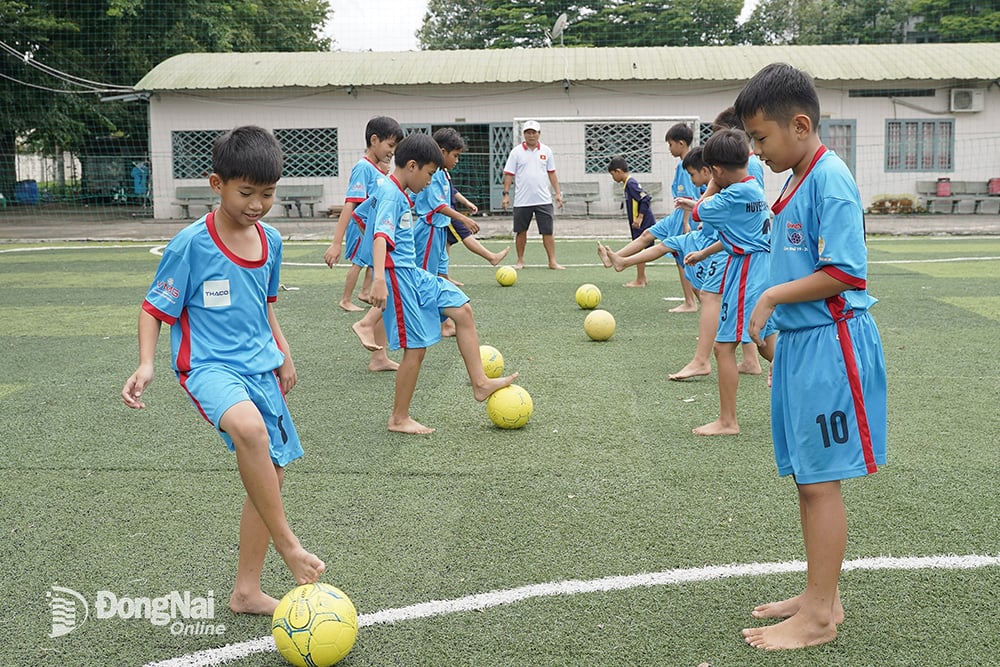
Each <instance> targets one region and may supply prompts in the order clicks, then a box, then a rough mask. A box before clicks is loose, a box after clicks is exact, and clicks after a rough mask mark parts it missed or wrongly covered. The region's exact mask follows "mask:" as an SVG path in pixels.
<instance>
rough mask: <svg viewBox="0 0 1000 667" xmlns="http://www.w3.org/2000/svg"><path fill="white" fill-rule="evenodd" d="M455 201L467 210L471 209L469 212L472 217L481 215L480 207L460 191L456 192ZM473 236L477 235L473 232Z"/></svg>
mask: <svg viewBox="0 0 1000 667" xmlns="http://www.w3.org/2000/svg"><path fill="white" fill-rule="evenodd" d="M455 201H457V202H458V203H459V204H461V205H462V206H464V207H465V208H467V209H469V212H470V213H471V214H472V215H475V214H476V213H479V207H478V206H476V205H475V204H473V203H472V202H471V201H469V200H468V198H466V196H465V195H463V194H462V193H461V192H459V191H458V190H455ZM473 234H475V232H473Z"/></svg>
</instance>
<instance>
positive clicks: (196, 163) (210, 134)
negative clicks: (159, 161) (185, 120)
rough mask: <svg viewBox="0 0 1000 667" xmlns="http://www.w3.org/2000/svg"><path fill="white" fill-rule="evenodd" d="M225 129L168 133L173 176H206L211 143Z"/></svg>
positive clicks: (207, 174) (209, 172) (210, 155)
mask: <svg viewBox="0 0 1000 667" xmlns="http://www.w3.org/2000/svg"><path fill="white" fill-rule="evenodd" d="M223 132H225V130H177V131H174V132H171V133H170V144H171V150H172V152H173V170H174V178H208V176H209V175H210V174H211V173H212V145H213V144H214V143H215V138H216V137H218V136H219V135H220V134H222V133H223Z"/></svg>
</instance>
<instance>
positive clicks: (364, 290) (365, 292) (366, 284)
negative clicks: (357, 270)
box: [358, 266, 372, 303]
mask: <svg viewBox="0 0 1000 667" xmlns="http://www.w3.org/2000/svg"><path fill="white" fill-rule="evenodd" d="M358 298H359V299H361V300H362V301H364V302H365V303H370V302H371V300H372V267H370V266H367V267H365V277H364V279H363V280H362V281H361V291H360V292H358Z"/></svg>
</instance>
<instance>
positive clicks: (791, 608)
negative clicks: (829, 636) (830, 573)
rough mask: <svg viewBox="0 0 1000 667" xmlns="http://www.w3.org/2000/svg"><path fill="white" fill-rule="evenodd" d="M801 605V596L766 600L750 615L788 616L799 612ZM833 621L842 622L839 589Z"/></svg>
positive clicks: (763, 616) (842, 613) (842, 614)
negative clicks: (772, 600)
mask: <svg viewBox="0 0 1000 667" xmlns="http://www.w3.org/2000/svg"><path fill="white" fill-rule="evenodd" d="M801 607H802V596H801V595H796V596H795V597H792V598H788V599H787V600H781V601H779V602H768V603H766V604H762V605H758V606H756V607H754V608H753V611H752V612H750V615H751V616H753V617H754V618H790V617H792V616H794V615H795V614H797V613H799V609H800V608H801ZM833 622H834V623H835V624H836V625H840V624H841V623H843V622H844V605H843V603H842V602H841V601H840V591H837V599H836V600H834V601H833Z"/></svg>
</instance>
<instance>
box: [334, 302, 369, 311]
mask: <svg viewBox="0 0 1000 667" xmlns="http://www.w3.org/2000/svg"><path fill="white" fill-rule="evenodd" d="M337 305H338V306H340V308H341V309H342V310H346V311H347V312H349V313H358V312H361V311H362V310H364V308H362V307H361V306H356V305H354V304H353V303H351V302H350V301H338V302H337Z"/></svg>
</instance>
